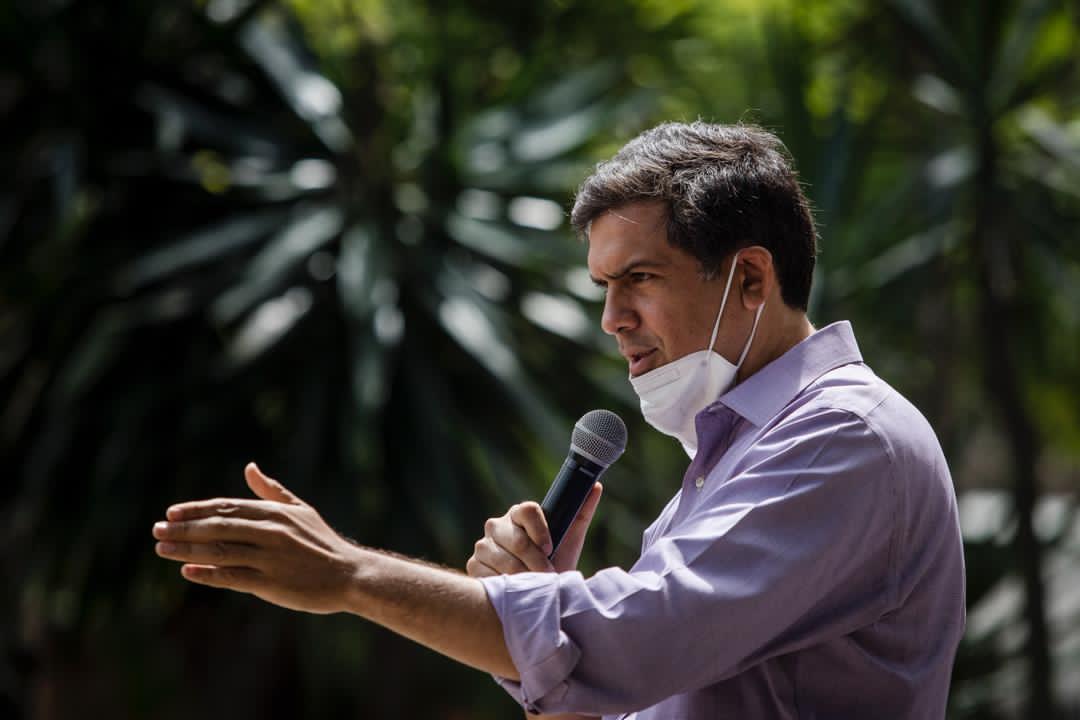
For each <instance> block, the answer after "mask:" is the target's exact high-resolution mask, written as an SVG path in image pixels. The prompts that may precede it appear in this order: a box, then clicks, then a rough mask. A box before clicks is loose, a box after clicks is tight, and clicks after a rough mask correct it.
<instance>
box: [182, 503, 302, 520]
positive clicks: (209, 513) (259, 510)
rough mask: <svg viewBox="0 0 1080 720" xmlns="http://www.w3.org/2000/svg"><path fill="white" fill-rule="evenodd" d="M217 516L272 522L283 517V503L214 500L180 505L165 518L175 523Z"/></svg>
mask: <svg viewBox="0 0 1080 720" xmlns="http://www.w3.org/2000/svg"><path fill="white" fill-rule="evenodd" d="M215 516H222V517H240V518H247V519H249V520H270V519H275V518H279V517H281V503H278V502H268V501H266V500H247V499H239V498H214V499H212V500H192V501H190V502H184V503H178V504H176V505H173V506H171V507H170V508H169V509H168V510H166V511H165V517H166V518H168V519H169V520H173V521H179V520H197V519H199V518H206V517H215Z"/></svg>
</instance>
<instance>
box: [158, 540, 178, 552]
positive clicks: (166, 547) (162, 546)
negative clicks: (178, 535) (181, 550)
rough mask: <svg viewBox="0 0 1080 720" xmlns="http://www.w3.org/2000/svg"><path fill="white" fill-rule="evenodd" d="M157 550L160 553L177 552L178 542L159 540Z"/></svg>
mask: <svg viewBox="0 0 1080 720" xmlns="http://www.w3.org/2000/svg"><path fill="white" fill-rule="evenodd" d="M157 551H158V552H159V553H172V552H176V544H175V543H171V542H159V543H158V544H157Z"/></svg>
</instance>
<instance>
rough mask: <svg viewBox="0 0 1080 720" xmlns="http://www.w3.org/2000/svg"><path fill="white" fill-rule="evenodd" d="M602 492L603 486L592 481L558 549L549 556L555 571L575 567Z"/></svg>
mask: <svg viewBox="0 0 1080 720" xmlns="http://www.w3.org/2000/svg"><path fill="white" fill-rule="evenodd" d="M603 492H604V486H603V485H601V484H600V483H594V484H593V486H592V488H590V490H589V494H588V495H587V496H586V497H585V502H584V503H582V505H581V510H579V511H578V514H577V517H575V518H574V521H573V522H572V523H570V527H569V528H567V530H566V534H565V535H563V540H562V542H561V543H559V549H558V550H556V551H555V554H554V555H553V556H552V558H551V563H552V564H553V565H554V566H555V569H556V570H557V571H559V572H563V571H564V570H573V569H574V568H576V567H577V564H578V559H579V558H580V557H581V548H582V546H583V545H584V544H585V534H586V533H587V532H588V531H589V524H590V523H591V522H592V519H593V515H595V514H596V506H597V505H599V504H600V495H601V494H602V493H603Z"/></svg>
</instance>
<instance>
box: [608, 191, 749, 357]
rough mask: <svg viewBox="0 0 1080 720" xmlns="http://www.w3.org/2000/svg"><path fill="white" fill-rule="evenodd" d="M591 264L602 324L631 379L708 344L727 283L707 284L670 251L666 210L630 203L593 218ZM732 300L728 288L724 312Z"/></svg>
mask: <svg viewBox="0 0 1080 720" xmlns="http://www.w3.org/2000/svg"><path fill="white" fill-rule="evenodd" d="M588 262H589V274H590V275H591V276H592V278H593V281H594V282H596V283H597V284H598V285H601V286H603V287H604V288H605V289H606V298H605V300H604V315H603V318H602V319H601V321H600V325H601V327H602V328H603V329H604V332H606V333H608V334H610V335H614V336H615V339H616V340H618V342H619V352H620V353H621V354H622V355H623V357H625V358H626V359H627V361H628V362H629V363H630V376H631V377H636V376H638V375H641V374H642V373H646V372H648V371H650V370H653V369H655V368H658V367H660V366H661V365H665V364H667V363H669V362H671V361H673V360H678V359H679V358H681V357H683V356H684V355H687V354H689V353H692V352H697V351H699V350H704V349H705V347H706V346H707V345H708V344H709V336H710V335H711V333H712V327H713V323H714V322H715V321H716V314H717V313H718V312H719V311H720V301H721V298H722V296H723V293H724V281H719V282H718V281H717V280H705V279H704V278H703V277H702V275H701V268H700V264H699V263H698V261H697V260H696V259H695V258H694V257H693V256H691V255H690V254H689V253H687V252H685V251H683V250H680V249H678V248H675V247H672V246H671V245H669V244H668V241H667V230H666V208H665V206H664V204H663V203H659V202H637V203H631V204H629V205H625V206H623V207H620V208H617V209H616V210H612V211H609V212H606V213H604V214H603V215H601V216H600V217H598V218H597V219H595V220H594V221H593V222H592V226H591V227H590V229H589V261H588ZM724 280H726V278H724ZM735 296H736V292H735V289H734V288H732V293H731V297H729V298H728V304H729V305H732V304H733V301H734V300H735ZM724 314H725V315H727V314H728V310H725V311H724ZM718 344H719V343H718Z"/></svg>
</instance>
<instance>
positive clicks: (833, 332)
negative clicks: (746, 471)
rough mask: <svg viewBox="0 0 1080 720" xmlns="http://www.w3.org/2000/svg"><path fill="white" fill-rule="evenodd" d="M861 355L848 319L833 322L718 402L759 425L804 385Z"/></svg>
mask: <svg viewBox="0 0 1080 720" xmlns="http://www.w3.org/2000/svg"><path fill="white" fill-rule="evenodd" d="M862 359H863V358H862V353H860V352H859V346H858V344H857V343H856V342H855V333H853V332H852V330H851V323H849V322H848V321H846V320H843V321H840V322H835V323H832V324H831V325H827V326H825V327H823V328H821V329H820V330H818V331H817V332H815V333H814V334H812V335H810V336H809V337H808V338H806V339H805V340H803V341H802V342H800V343H799V344H798V345H796V346H795V347H793V348H791V349H790V350H788V351H787V352H786V353H784V354H783V355H781V356H780V357H778V358H776V359H775V360H773V361H772V362H770V363H769V364H768V365H766V366H765V367H763V368H761V369H760V370H758V371H757V372H756V373H754V374H753V375H751V376H750V377H748V378H746V379H745V380H743V381H742V382H741V383H739V384H738V385H736V386H735V387H733V388H732V389H731V390H729V391H728V392H726V393H724V394H723V395H721V396H720V397H719V399H718V400H717V402H718V403H720V404H722V405H726V406H727V407H728V408H730V409H731V410H733V411H734V412H736V413H737V414H739V415H741V416H742V417H744V418H746V419H747V420H749V421H750V422H752V423H753V424H754V425H757V426H759V427H760V426H762V425H764V424H765V423H767V422H768V421H769V420H771V419H772V418H773V417H775V416H776V414H777V413H778V412H780V410H781V409H783V408H784V406H786V405H787V404H788V403H790V402H791V401H792V400H793V399H794V398H795V396H797V395H798V394H799V393H800V392H802V391H803V389H804V388H806V386H807V385H809V384H810V383H812V382H813V381H815V380H817V379H818V378H819V377H821V376H822V375H824V374H825V373H827V372H829V371H830V370H835V369H836V368H838V367H840V366H841V365H848V364H850V363H857V362H862Z"/></svg>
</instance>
